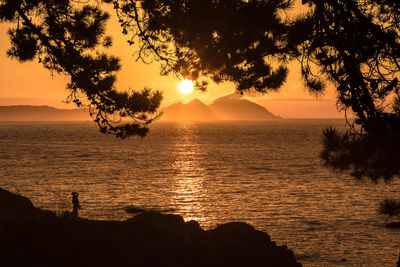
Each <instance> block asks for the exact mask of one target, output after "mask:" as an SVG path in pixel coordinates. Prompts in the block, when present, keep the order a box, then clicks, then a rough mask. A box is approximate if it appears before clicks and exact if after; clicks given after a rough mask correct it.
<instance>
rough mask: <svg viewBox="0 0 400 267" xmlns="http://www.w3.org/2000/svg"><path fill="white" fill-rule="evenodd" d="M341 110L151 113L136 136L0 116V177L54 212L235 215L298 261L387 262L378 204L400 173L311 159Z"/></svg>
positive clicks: (393, 248)
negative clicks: (341, 168) (272, 114)
mask: <svg viewBox="0 0 400 267" xmlns="http://www.w3.org/2000/svg"><path fill="white" fill-rule="evenodd" d="M330 126H333V127H336V128H339V129H344V128H345V121H344V120H340V119H337V120H335V119H307V120H301V119H298V120H290V119H280V120H273V121H265V122H248V121H237V122H155V123H154V124H152V125H151V126H150V132H149V134H148V136H146V137H145V138H140V137H132V138H128V139H125V140H119V139H116V138H115V137H113V136H108V135H104V134H101V133H100V132H99V131H98V128H97V127H96V126H95V125H94V124H93V123H92V122H2V123H0V187H2V188H4V189H7V190H10V191H12V192H15V193H19V194H21V195H24V196H26V197H28V198H30V199H31V200H32V202H33V204H34V205H35V206H37V207H40V208H43V209H48V210H52V211H54V212H55V213H56V214H58V215H60V216H61V215H62V214H63V213H64V212H65V211H66V210H71V209H72V207H71V206H72V204H71V192H78V193H79V199H80V204H81V206H82V210H80V214H79V215H80V216H81V217H83V218H90V219H97V220H125V219H127V218H129V217H131V216H132V214H129V213H127V212H126V211H125V209H126V208H127V207H136V208H141V209H146V210H157V211H161V212H165V213H171V214H179V215H181V216H183V218H184V219H185V220H186V221H190V220H196V221H198V222H199V223H200V224H201V226H202V227H203V228H204V229H211V228H214V227H215V226H217V225H219V224H222V223H227V222H232V221H243V222H247V223H249V224H251V225H252V226H254V227H255V228H256V229H258V230H261V231H265V232H267V233H268V234H269V235H270V236H271V239H272V240H273V241H275V242H277V244H279V245H283V244H285V245H286V246H288V247H289V248H290V249H292V250H293V251H294V253H295V256H296V258H297V259H298V261H299V262H301V263H302V264H303V265H304V266H395V265H396V262H397V260H398V257H399V253H400V242H399V241H400V230H396V229H389V228H386V227H385V220H386V218H385V217H384V216H383V215H380V214H379V213H378V212H377V209H378V206H379V202H380V201H381V200H383V199H385V198H396V197H397V198H399V197H400V182H399V180H398V179H394V180H393V181H392V182H391V183H384V182H382V181H380V182H378V183H374V182H371V181H369V180H367V179H364V180H361V181H357V180H355V179H353V178H352V177H350V175H349V174H348V173H346V172H338V171H335V170H333V169H330V168H329V167H327V166H325V165H324V163H323V162H322V160H321V159H320V158H319V153H320V151H321V148H322V141H321V140H322V131H323V130H324V129H325V128H327V127H330Z"/></svg>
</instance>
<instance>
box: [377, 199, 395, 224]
mask: <svg viewBox="0 0 400 267" xmlns="http://www.w3.org/2000/svg"><path fill="white" fill-rule="evenodd" d="M378 211H379V213H380V214H383V215H386V216H387V218H386V219H389V218H391V217H398V216H399V215H400V201H398V200H395V199H393V198H388V199H384V200H382V201H381V203H379V210H378Z"/></svg>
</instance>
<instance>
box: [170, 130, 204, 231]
mask: <svg viewBox="0 0 400 267" xmlns="http://www.w3.org/2000/svg"><path fill="white" fill-rule="evenodd" d="M179 127H180V133H181V134H180V136H179V139H178V140H177V142H176V144H175V149H174V153H175V162H174V163H173V166H172V168H173V169H174V170H175V173H176V175H175V177H174V180H173V186H172V188H173V196H172V198H171V205H172V206H175V207H176V208H177V211H178V212H179V213H180V214H181V215H182V216H183V217H184V218H185V220H186V221H190V220H196V221H198V222H199V223H202V222H205V221H206V220H207V219H206V216H205V209H204V203H205V201H206V198H207V190H206V189H205V187H204V186H203V185H204V180H205V177H206V175H205V170H204V168H203V167H202V166H201V162H200V161H201V160H202V158H204V152H202V149H201V145H200V144H199V143H198V140H197V139H198V136H196V133H195V125H194V124H191V123H182V124H181V125H179Z"/></svg>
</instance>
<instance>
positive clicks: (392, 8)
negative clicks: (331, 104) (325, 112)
mask: <svg viewBox="0 0 400 267" xmlns="http://www.w3.org/2000/svg"><path fill="white" fill-rule="evenodd" d="M304 2H306V3H308V4H309V5H310V6H312V8H313V11H312V12H311V13H310V14H309V15H308V16H306V17H305V18H303V19H301V20H300V21H297V22H296V23H297V24H298V23H300V25H302V27H303V29H305V30H304V31H303V33H305V34H306V37H305V38H304V39H305V40H306V41H305V42H303V43H302V47H301V49H300V51H301V64H302V74H303V77H304V78H305V81H306V85H307V86H308V88H309V89H310V90H311V91H312V92H317V93H318V92H320V91H321V90H323V88H324V83H323V81H322V79H326V80H329V81H330V82H332V83H333V84H334V85H335V86H336V89H337V95H338V101H337V103H338V107H339V109H342V110H345V111H346V112H348V111H350V112H351V113H352V114H354V115H355V116H356V119H355V120H354V122H352V123H351V124H349V125H350V127H349V129H348V130H347V131H346V132H344V133H339V132H338V131H333V130H332V129H327V130H326V131H325V132H324V150H323V151H322V153H321V157H322V158H323V159H324V160H325V161H326V163H327V164H328V165H330V166H333V167H335V168H341V169H350V170H351V175H353V176H354V177H356V178H362V177H364V176H365V177H369V178H371V179H373V180H375V181H376V180H377V179H379V178H383V179H384V180H386V181H388V180H390V179H391V178H392V177H393V176H394V175H398V174H399V168H400V153H399V152H400V142H399V137H400V113H399V97H400V94H399V83H398V78H399V73H400V65H399V56H400V39H399V31H400V27H399V23H398V22H399V15H400V6H399V3H398V2H397V1H372V0H371V1H347V0H346V1H341V0H336V1H304ZM321 77H322V78H321Z"/></svg>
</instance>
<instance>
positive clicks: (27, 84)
mask: <svg viewBox="0 0 400 267" xmlns="http://www.w3.org/2000/svg"><path fill="white" fill-rule="evenodd" d="M8 28H9V25H5V24H0V62H1V63H0V105H15V104H34V105H38V104H44V105H52V106H57V107H63V103H62V100H64V99H65V98H66V97H67V94H68V93H67V91H66V90H65V88H66V83H67V78H65V77H62V76H58V75H56V76H53V77H52V76H51V73H50V72H49V71H48V70H45V69H44V68H43V67H42V66H41V65H40V64H39V63H36V62H29V63H23V64H22V63H19V62H18V61H16V60H12V59H10V58H8V57H7V56H6V54H5V53H6V50H7V49H8V47H9V40H8V36H7V34H6V33H7V29H8ZM108 29H109V30H108V32H110V33H111V35H112V36H113V41H114V45H113V47H112V48H111V49H110V53H111V54H114V55H118V56H119V57H120V58H121V60H122V70H121V71H120V72H119V75H118V83H117V86H118V89H119V90H127V89H128V88H132V89H142V88H143V87H150V88H153V89H158V90H160V91H162V92H163V94H164V101H163V103H162V106H168V105H170V104H172V103H174V102H177V101H183V102H188V101H191V100H192V99H194V98H196V97H197V98H199V99H201V100H202V101H203V102H205V103H210V102H212V100H213V99H215V98H217V97H220V96H223V95H226V94H230V93H232V92H233V91H234V86H233V84H230V83H223V84H219V85H215V84H213V83H210V85H209V87H208V91H207V92H205V93H201V92H193V93H191V94H188V95H183V94H182V93H180V92H179V91H178V88H177V85H178V83H179V81H178V80H177V79H176V78H175V77H172V76H168V77H165V76H160V75H159V70H160V69H159V65H158V64H157V63H153V64H150V65H147V64H144V63H142V62H140V61H138V62H136V61H135V58H134V57H133V56H132V54H133V49H132V47H130V46H129V45H127V43H126V41H125V36H123V35H122V34H120V31H121V30H120V28H119V26H118V23H117V21H116V20H115V18H112V19H111V21H110V22H109V25H108ZM246 98H248V99H250V100H252V101H254V102H257V103H258V104H261V105H263V106H265V107H266V108H267V109H269V110H270V111H271V112H273V113H274V114H276V115H280V116H282V117H290V118H301V117H311V118H321V117H331V118H332V117H342V115H340V114H339V113H338V112H337V111H336V109H335V107H334V103H335V94H334V90H332V89H331V90H328V92H327V94H325V95H324V96H322V97H318V99H316V98H315V96H311V95H309V94H308V93H307V92H306V91H305V89H304V87H303V83H302V81H301V79H300V74H299V70H298V68H296V67H294V68H291V72H290V74H289V77H288V81H287V82H286V83H285V84H284V85H283V86H282V88H281V90H280V91H279V93H271V94H268V95H264V96H257V97H255V98H254V97H251V96H247V97H246ZM64 107H65V106H64ZM71 107H72V106H71Z"/></svg>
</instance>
